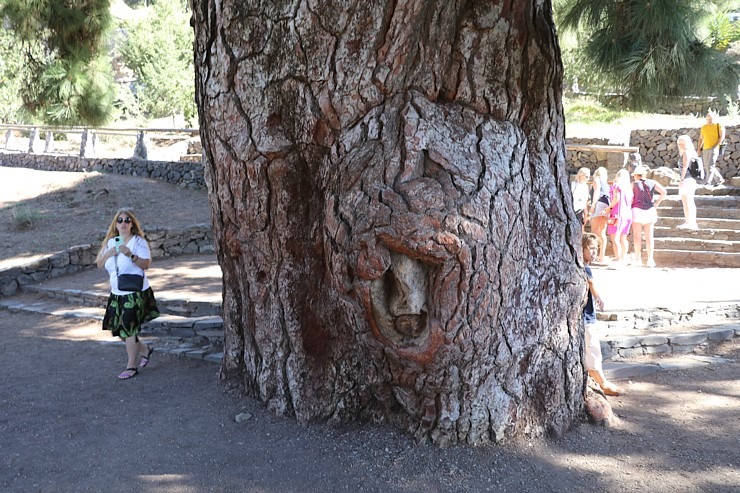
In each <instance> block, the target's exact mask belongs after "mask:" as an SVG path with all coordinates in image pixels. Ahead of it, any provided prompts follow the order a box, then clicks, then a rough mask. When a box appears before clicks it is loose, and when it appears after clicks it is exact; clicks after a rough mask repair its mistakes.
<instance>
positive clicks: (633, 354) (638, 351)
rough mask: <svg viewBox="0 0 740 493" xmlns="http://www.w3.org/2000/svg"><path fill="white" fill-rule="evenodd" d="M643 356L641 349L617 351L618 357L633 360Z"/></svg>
mask: <svg viewBox="0 0 740 493" xmlns="http://www.w3.org/2000/svg"><path fill="white" fill-rule="evenodd" d="M644 354H645V352H644V349H643V348H642V347H634V348H625V349H620V350H619V355H620V356H622V357H623V358H634V357H636V356H643V355H644Z"/></svg>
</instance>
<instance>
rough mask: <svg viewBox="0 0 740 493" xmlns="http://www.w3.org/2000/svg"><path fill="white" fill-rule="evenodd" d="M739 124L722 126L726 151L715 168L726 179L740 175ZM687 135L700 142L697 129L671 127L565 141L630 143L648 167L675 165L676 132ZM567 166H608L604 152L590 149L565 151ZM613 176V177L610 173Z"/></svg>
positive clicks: (572, 169)
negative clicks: (614, 138)
mask: <svg viewBox="0 0 740 493" xmlns="http://www.w3.org/2000/svg"><path fill="white" fill-rule="evenodd" d="M739 131H740V127H739V126H727V127H725V135H726V137H725V142H726V144H727V147H726V148H725V154H724V155H723V156H722V158H720V160H719V161H718V162H717V169H719V172H720V173H721V174H722V177H723V178H725V179H730V178H732V177H735V176H740V132H739ZM683 134H686V135H688V136H690V137H691V138H692V139H693V141H694V144H695V145H696V144H697V143H698V142H699V128H678V129H671V130H660V129H652V130H633V131H632V132H630V136H629V142H619V143H615V142H609V140H608V139H586V138H578V139H566V145H567V144H586V145H617V144H619V145H622V144H623V145H629V146H635V147H639V148H640V156H641V157H642V162H643V164H645V165H647V166H648V167H650V168H651V169H656V168H660V167H661V166H665V167H668V168H675V167H676V163H677V162H678V148H677V147H676V139H678V137H679V135H683ZM566 166H567V169H568V172H570V173H572V174H573V173H576V172H577V171H578V168H580V167H584V166H585V167H586V168H589V169H590V170H591V171H593V170H595V169H596V168H598V167H599V166H603V167H605V168H607V169H610V168H611V166H610V165H609V163H608V160H607V153H604V152H592V151H574V152H570V151H569V152H567V153H566ZM610 178H612V176H610Z"/></svg>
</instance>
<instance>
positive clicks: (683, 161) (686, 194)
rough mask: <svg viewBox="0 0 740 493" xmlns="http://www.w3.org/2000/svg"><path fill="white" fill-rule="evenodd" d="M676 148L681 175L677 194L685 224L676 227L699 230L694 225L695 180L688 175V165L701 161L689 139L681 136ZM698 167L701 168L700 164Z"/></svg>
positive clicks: (686, 136)
mask: <svg viewBox="0 0 740 493" xmlns="http://www.w3.org/2000/svg"><path fill="white" fill-rule="evenodd" d="M676 146H677V147H678V155H679V159H678V172H679V173H680V174H681V181H680V182H679V184H678V194H679V195H680V196H681V203H682V204H683V217H684V220H685V222H684V223H683V224H681V225H679V226H678V227H679V228H681V229H699V226H698V225H697V224H696V202H695V201H694V194H695V193H696V187H697V183H696V179H695V178H694V177H693V176H691V173H689V163H690V162H691V161H692V160H694V159H701V158H700V157H699V154H698V153H697V152H696V149H694V144H693V142H691V137H689V136H688V135H681V136H680V137H679V138H678V140H677V141H676ZM699 166H702V167H703V164H702V163H701V162H700V163H699Z"/></svg>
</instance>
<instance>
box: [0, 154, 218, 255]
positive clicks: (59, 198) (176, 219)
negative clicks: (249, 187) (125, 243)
mask: <svg viewBox="0 0 740 493" xmlns="http://www.w3.org/2000/svg"><path fill="white" fill-rule="evenodd" d="M0 162H2V155H0ZM0 184H2V189H3V191H2V194H0V265H1V262H2V261H3V260H7V259H10V258H24V257H32V256H34V255H37V254H41V253H52V252H56V251H59V250H64V249H66V248H69V247H70V246H73V245H82V244H88V243H93V242H97V241H101V240H102V239H103V237H104V236H105V232H106V230H107V228H108V225H109V224H110V222H111V220H112V219H113V216H114V215H115V213H116V211H117V210H118V209H119V208H121V207H132V208H133V209H134V212H135V214H136V217H137V218H138V219H139V222H140V223H141V225H142V227H143V228H144V231H145V232H146V230H147V228H157V227H171V228H182V227H186V226H191V225H193V224H203V223H210V222H211V215H210V210H209V207H208V195H207V193H206V192H205V191H203V190H201V191H199V190H189V189H183V188H178V187H177V186H175V185H171V184H169V183H165V182H162V181H159V180H154V179H148V178H137V177H132V176H120V175H113V174H108V173H98V172H92V173H70V172H61V171H37V170H30V169H25V168H7V167H1V166H0Z"/></svg>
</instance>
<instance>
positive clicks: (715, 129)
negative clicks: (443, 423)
mask: <svg viewBox="0 0 740 493" xmlns="http://www.w3.org/2000/svg"><path fill="white" fill-rule="evenodd" d="M714 120H715V115H714V114H713V113H711V112H710V113H708V114H707V116H706V121H707V123H706V124H705V125H704V126H702V128H701V137H700V138H699V144H698V149H699V151H697V148H695V147H694V144H693V142H692V140H691V137H690V136H688V135H681V136H680V137H678V139H677V141H676V147H677V149H678V163H677V168H678V173H679V185H678V193H679V196H680V197H681V204H682V206H683V213H684V223H683V224H681V225H679V226H678V228H681V229H698V228H699V226H698V224H697V221H696V203H695V201H694V195H695V193H696V190H697V188H698V187H699V185H701V184H706V185H709V186H711V185H712V183H713V181H714V179H715V178H717V180H718V181H717V183H718V185H722V184H723V183H724V179H723V178H722V175H721V174H720V173H719V171H718V170H717V167H716V162H717V160H718V158H719V156H720V155H721V149H722V144H723V143H724V139H725V129H724V127H723V126H722V125H721V124H719V123H714ZM700 153H701V154H700ZM649 171H650V170H649V168H648V167H646V166H644V165H643V164H642V163H641V159H640V155H639V154H637V153H633V154H631V155H630V157H629V160H628V161H627V163H625V166H624V167H623V168H622V169H620V170H619V171H617V172H616V174H615V175H614V177H613V180H612V181H611V184H610V182H609V180H608V176H607V170H606V168H603V167H599V168H597V169H596V171H594V173H593V177H592V176H591V171H590V170H589V169H588V168H581V169H579V170H578V173H577V174H576V177H575V179H574V180H573V182H572V183H571V192H572V195H573V206H574V209H575V211H576V215H577V216H578V219H579V220H580V222H581V224H582V225H583V232H585V231H586V226H587V225H589V224H590V228H591V233H593V234H594V235H595V236H596V238H597V239H598V240H599V248H598V252H597V254H596V255H595V256H594V259H593V261H594V263H597V264H598V263H603V262H604V260H605V258H606V250H607V236H608V237H609V239H610V240H611V243H612V252H613V254H614V260H615V262H617V265H619V264H624V263H626V262H627V259H628V254H629V235H630V233H632V241H633V244H634V249H633V254H634V257H633V259H634V262H635V263H636V264H638V265H642V260H643V255H642V244H643V240H644V244H645V252H646V255H647V258H646V259H645V264H644V265H646V266H648V267H654V266H655V260H654V258H653V250H654V245H655V242H654V237H653V233H654V229H655V223H656V221H657V219H658V213H657V207H659V206H660V203H661V202H662V201H663V200H664V199H665V196H666V189H665V187H663V186H662V185H661V184H660V183H658V182H657V181H655V180H651V179H648V173H649ZM630 175H632V179H633V180H632V181H631V180H630Z"/></svg>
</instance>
